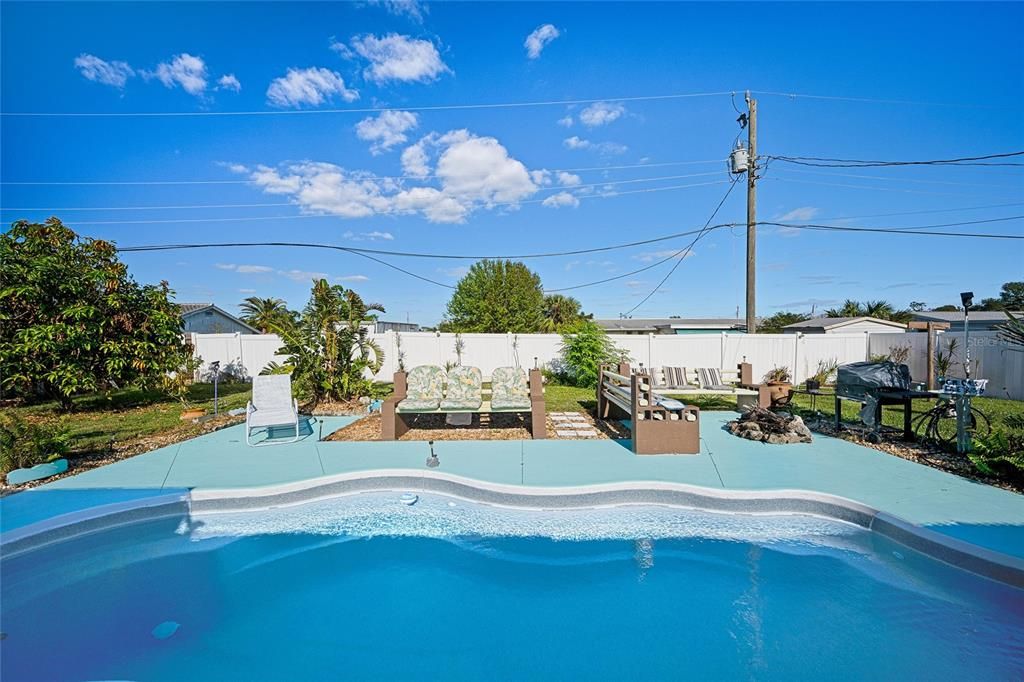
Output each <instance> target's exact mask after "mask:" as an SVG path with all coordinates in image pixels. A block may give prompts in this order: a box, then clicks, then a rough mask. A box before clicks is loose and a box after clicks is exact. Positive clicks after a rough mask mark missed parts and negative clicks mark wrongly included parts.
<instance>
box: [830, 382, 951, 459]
mask: <svg viewBox="0 0 1024 682" xmlns="http://www.w3.org/2000/svg"><path fill="white" fill-rule="evenodd" d="M933 397H935V396H933V395H932V394H931V393H928V392H927V391H917V390H914V389H913V387H912V382H911V379H910V368H908V367H907V366H906V365H898V364H896V363H895V362H854V363H851V364H849V365H842V366H841V367H840V368H839V370H838V373H837V376H836V431H837V432H838V431H839V430H840V428H841V426H840V421H841V416H842V407H841V405H842V403H841V401H843V400H854V401H857V402H859V403H861V405H862V407H861V411H860V418H861V421H862V422H864V423H865V424H866V425H867V426H868V427H870V429H871V432H870V434H869V436H868V438H869V439H870V440H874V441H875V442H877V441H878V440H879V439H880V433H881V430H882V406H883V405H902V406H903V438H904V440H913V439H914V432H913V429H912V428H911V424H910V423H911V419H912V412H911V401H912V400H914V399H915V398H933Z"/></svg>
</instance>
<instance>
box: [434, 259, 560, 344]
mask: <svg viewBox="0 0 1024 682" xmlns="http://www.w3.org/2000/svg"><path fill="white" fill-rule="evenodd" d="M543 322H544V293H543V291H542V290H541V285H540V277H538V276H537V274H536V273H534V272H533V271H531V270H530V269H529V268H528V267H526V266H525V265H523V264H522V263H515V262H512V261H507V260H482V261H477V262H476V263H474V264H473V266H472V267H471V268H470V269H469V272H468V273H466V276H465V277H463V278H462V279H461V280H459V283H458V285H456V287H455V293H454V294H452V298H451V300H450V301H448V309H447V319H446V320H445V321H444V322H442V323H441V328H442V330H443V331H447V332H461V333H471V332H482V333H500V334H504V333H512V334H533V333H536V332H538V331H540V330H541V329H542V328H543Z"/></svg>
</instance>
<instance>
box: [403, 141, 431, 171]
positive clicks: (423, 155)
mask: <svg viewBox="0 0 1024 682" xmlns="http://www.w3.org/2000/svg"><path fill="white" fill-rule="evenodd" d="M426 143H427V138H423V139H422V140H420V141H419V142H417V143H416V144H414V145H410V146H409V147H406V148H405V149H404V150H403V151H402V172H403V173H405V174H406V175H412V176H415V177H417V178H422V177H426V176H427V175H430V165H429V161H430V160H429V158H428V157H427V151H426V149H425V145H426Z"/></svg>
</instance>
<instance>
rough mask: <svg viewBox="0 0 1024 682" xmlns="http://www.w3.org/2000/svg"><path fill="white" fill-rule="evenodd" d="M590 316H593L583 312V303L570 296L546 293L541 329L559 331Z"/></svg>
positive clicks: (550, 331) (549, 331) (551, 331)
mask: <svg viewBox="0 0 1024 682" xmlns="http://www.w3.org/2000/svg"><path fill="white" fill-rule="evenodd" d="M591 317H593V316H592V315H585V314H584V313H583V305H582V304H581V303H580V302H579V301H577V300H576V299H575V298H573V297H572V296H563V295H562V294H548V295H546V296H545V297H544V320H543V322H542V324H541V331H544V332H548V333H555V332H560V331H562V330H563V329H566V328H567V327H570V326H572V325H574V324H576V322H578V321H579V320H581V319H590V318H591Z"/></svg>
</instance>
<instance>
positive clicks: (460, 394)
mask: <svg viewBox="0 0 1024 682" xmlns="http://www.w3.org/2000/svg"><path fill="white" fill-rule="evenodd" d="M482 403H483V376H482V375H481V374H480V370H479V369H478V368H476V367H455V368H453V369H452V371H450V372H448V388H447V390H446V391H445V396H444V400H442V401H441V409H443V410H479V409H480V405H481V404H482Z"/></svg>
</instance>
